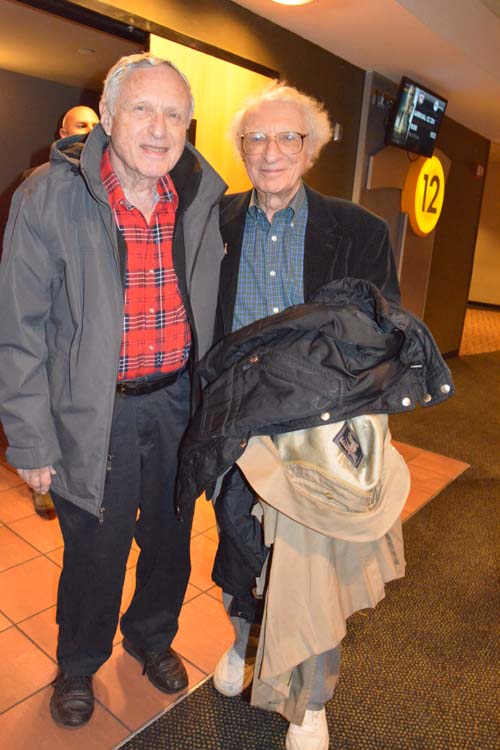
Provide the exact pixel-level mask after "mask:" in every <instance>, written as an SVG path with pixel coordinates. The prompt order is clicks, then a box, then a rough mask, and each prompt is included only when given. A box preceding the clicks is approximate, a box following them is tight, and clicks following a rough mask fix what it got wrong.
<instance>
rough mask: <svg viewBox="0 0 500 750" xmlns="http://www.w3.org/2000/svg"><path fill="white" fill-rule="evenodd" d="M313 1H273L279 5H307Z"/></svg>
mask: <svg viewBox="0 0 500 750" xmlns="http://www.w3.org/2000/svg"><path fill="white" fill-rule="evenodd" d="M312 2H313V0H273V3H279V4H280V5H307V3H312Z"/></svg>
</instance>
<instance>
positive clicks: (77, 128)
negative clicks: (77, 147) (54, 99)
mask: <svg viewBox="0 0 500 750" xmlns="http://www.w3.org/2000/svg"><path fill="white" fill-rule="evenodd" d="M98 122H99V116H98V115H97V114H96V113H95V112H94V110H93V109H91V108H90V107H84V106H83V105H78V106H77V107H71V109H68V111H67V112H66V114H65V115H64V117H63V119H62V124H61V127H60V128H59V135H60V137H61V138H66V137H67V136H68V135H86V134H87V133H90V131H91V130H92V128H95V126H96V125H97V123H98Z"/></svg>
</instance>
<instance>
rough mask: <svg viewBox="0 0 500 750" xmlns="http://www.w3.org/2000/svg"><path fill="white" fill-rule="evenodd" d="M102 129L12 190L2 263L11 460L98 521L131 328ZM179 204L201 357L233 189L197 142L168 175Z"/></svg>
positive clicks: (184, 286) (185, 277) (0, 301)
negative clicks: (222, 206)
mask: <svg viewBox="0 0 500 750" xmlns="http://www.w3.org/2000/svg"><path fill="white" fill-rule="evenodd" d="M106 143H107V137H106V136H105V134H104V131H103V130H102V128H101V127H100V126H97V127H96V128H95V129H94V130H93V131H92V132H91V134H90V135H89V136H88V138H87V139H86V141H85V143H84V145H83V148H82V139H81V137H80V136H72V137H69V138H65V139H63V140H61V141H57V142H56V143H54V144H53V146H52V150H51V157H50V163H49V164H46V165H43V166H42V167H40V168H39V169H37V170H35V172H34V173H33V174H32V175H31V176H30V177H29V178H28V179H27V180H25V181H24V182H23V184H22V185H21V186H20V187H19V188H18V190H17V191H16V193H15V195H14V198H13V201H12V206H11V211H10V216H9V221H8V223H7V227H6V231H5V239H4V251H3V257H2V263H1V264H0V418H1V420H2V422H3V426H4V429H5V432H6V434H7V438H8V442H9V448H8V450H7V458H8V460H9V461H10V462H11V463H12V465H13V466H16V467H18V468H24V469H33V468H40V467H43V466H49V465H53V466H54V468H55V469H56V472H57V473H56V475H55V476H54V478H53V482H52V486H53V488H54V490H55V491H56V492H57V493H58V494H60V495H62V496H63V497H65V498H67V499H68V500H70V501H72V502H74V503H75V504H76V505H78V506H79V507H81V508H84V509H85V510H87V511H89V512H91V513H94V514H96V515H98V514H99V510H100V505H101V502H102V495H103V488H104V479H105V473H106V457H107V452H108V443H109V436H110V429H111V419H112V411H113V403H114V396H115V389H116V380H117V370H118V360H119V353H120V344H121V338H122V327H123V284H122V278H123V274H124V268H125V253H126V246H125V243H124V242H123V239H122V238H121V235H120V234H119V232H118V230H117V227H116V224H115V221H114V218H113V214H112V211H111V208H110V206H109V203H108V198H107V193H106V190H105V188H104V187H103V185H102V183H101V180H100V163H101V156H102V152H103V149H104V147H105V145H106ZM171 176H172V179H173V181H174V184H175V186H176V190H177V192H178V194H179V209H178V213H177V220H176V228H175V234H174V244H173V255H174V265H175V268H176V271H177V275H178V278H179V286H180V289H181V294H182V297H183V300H184V304H185V306H186V310H187V313H188V317H189V320H190V323H191V328H192V335H193V348H194V352H193V356H194V358H195V359H198V358H199V357H201V356H202V355H203V354H204V353H205V352H206V351H207V349H208V348H209V347H210V345H211V343H212V332H213V325H214V317H215V305H216V300H217V289H218V283H219V264H220V261H221V260H222V257H223V246H222V241H221V238H220V234H219V229H218V202H219V200H220V198H221V196H222V194H223V193H224V190H225V187H226V186H225V184H224V183H223V181H222V180H221V179H220V177H219V176H218V175H217V173H216V172H215V171H214V170H213V169H212V168H211V167H210V165H209V164H208V163H207V162H206V161H205V160H204V159H203V157H202V156H201V155H200V154H199V153H198V152H197V151H196V150H195V149H194V148H193V147H192V146H191V145H189V144H186V148H185V149H184V153H183V155H182V156H181V159H180V160H179V162H178V164H177V165H176V167H175V168H174V169H173V170H172V172H171Z"/></svg>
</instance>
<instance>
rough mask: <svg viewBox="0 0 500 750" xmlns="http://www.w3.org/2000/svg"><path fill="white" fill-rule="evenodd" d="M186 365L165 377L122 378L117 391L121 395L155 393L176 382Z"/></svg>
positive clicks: (117, 385)
mask: <svg viewBox="0 0 500 750" xmlns="http://www.w3.org/2000/svg"><path fill="white" fill-rule="evenodd" d="M185 369H186V367H181V369H180V370H176V371H175V372H169V373H168V375H165V376H164V377H163V378H150V379H149V380H148V378H141V379H140V380H121V381H120V382H119V383H117V384H116V392H117V393H119V394H120V396H143V395H144V394H145V393H153V391H159V390H160V388H165V387H166V386H167V385H172V384H173V383H175V381H176V380H177V378H178V377H179V375H181V373H183V372H184V370H185Z"/></svg>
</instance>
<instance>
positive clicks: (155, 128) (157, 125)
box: [149, 112, 168, 138]
mask: <svg viewBox="0 0 500 750" xmlns="http://www.w3.org/2000/svg"><path fill="white" fill-rule="evenodd" d="M149 128H150V130H151V133H152V134H153V135H154V137H155V138H163V137H164V136H165V134H166V133H167V131H168V125H167V116H166V115H165V114H164V113H163V112H155V113H154V114H152V115H151V121H150V123H149Z"/></svg>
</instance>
